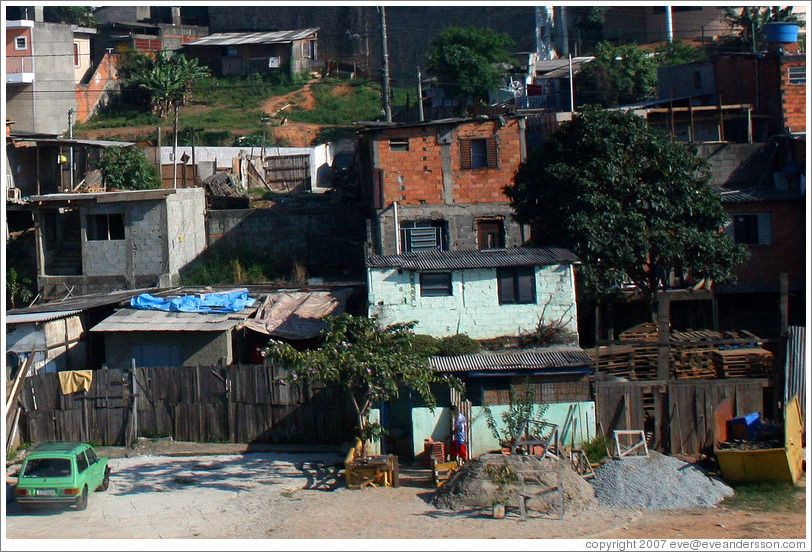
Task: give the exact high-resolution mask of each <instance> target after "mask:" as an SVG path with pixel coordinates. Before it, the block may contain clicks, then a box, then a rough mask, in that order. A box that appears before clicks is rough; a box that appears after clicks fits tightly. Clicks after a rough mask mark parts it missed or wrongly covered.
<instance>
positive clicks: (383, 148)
mask: <svg viewBox="0 0 812 552" xmlns="http://www.w3.org/2000/svg"><path fill="white" fill-rule="evenodd" d="M524 123H525V120H524V118H523V117H515V116H513V117H506V116H500V117H482V118H477V119H442V120H436V121H430V122H420V123H409V124H397V123H370V124H368V125H367V126H366V127H364V128H363V129H362V130H360V131H359V133H358V134H359V145H358V160H359V170H360V181H361V190H362V194H363V196H364V199H365V202H366V204H367V206H368V207H369V209H370V219H371V225H370V232H369V241H370V249H371V251H372V252H375V253H378V254H381V255H396V254H400V253H408V252H411V251H431V250H439V251H448V250H463V249H468V250H471V249H501V248H505V247H515V246H518V245H521V244H522V243H523V242H524V241H525V239H526V238H527V237H529V236H528V235H527V234H526V232H525V229H524V228H522V227H521V225H519V224H517V223H515V222H513V221H512V220H511V213H512V211H511V208H510V205H509V203H508V199H507V197H505V195H504V193H503V188H504V187H505V186H507V185H508V184H510V183H512V181H513V175H514V173H515V172H516V170H517V169H518V167H519V164H520V163H521V162H522V161H523V160H524V159H525V156H526V153H527V147H526V142H525V124H524Z"/></svg>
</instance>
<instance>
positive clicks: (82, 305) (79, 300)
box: [6, 288, 157, 316]
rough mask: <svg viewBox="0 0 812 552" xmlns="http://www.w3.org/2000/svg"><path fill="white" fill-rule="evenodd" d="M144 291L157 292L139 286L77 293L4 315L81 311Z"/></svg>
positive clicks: (119, 301) (126, 299)
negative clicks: (92, 292) (110, 290)
mask: <svg viewBox="0 0 812 552" xmlns="http://www.w3.org/2000/svg"><path fill="white" fill-rule="evenodd" d="M145 292H148V293H157V288H141V289H130V290H123V291H113V292H110V293H94V294H90V295H79V296H77V297H70V298H68V299H64V300H62V301H51V302H48V303H42V304H39V305H34V306H32V307H26V308H21V309H12V310H9V311H8V312H7V313H6V315H7V316H8V315H11V314H29V313H35V312H64V311H68V310H75V309H78V310H80V311H82V310H87V309H90V308H93V307H103V306H105V305H115V304H117V303H121V302H123V301H129V300H130V297H133V296H135V295H138V294H139V293H145Z"/></svg>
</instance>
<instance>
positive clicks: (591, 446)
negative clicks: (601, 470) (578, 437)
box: [581, 434, 612, 464]
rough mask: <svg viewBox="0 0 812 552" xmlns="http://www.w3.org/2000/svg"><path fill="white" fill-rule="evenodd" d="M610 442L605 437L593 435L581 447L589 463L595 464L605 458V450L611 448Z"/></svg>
mask: <svg viewBox="0 0 812 552" xmlns="http://www.w3.org/2000/svg"><path fill="white" fill-rule="evenodd" d="M611 444H612V440H611V439H610V438H609V437H607V436H606V435H600V434H599V435H595V436H594V437H593V438H592V439H590V440H589V441H586V442H584V443H583V444H582V445H581V448H582V449H583V451H584V453H585V454H586V457H587V458H589V461H590V463H592V464H595V463H597V462H600V461H601V460H603V459H604V458H605V457H606V454H607V452H606V449H607V448H608V447H609V446H611Z"/></svg>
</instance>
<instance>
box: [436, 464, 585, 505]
mask: <svg viewBox="0 0 812 552" xmlns="http://www.w3.org/2000/svg"><path fill="white" fill-rule="evenodd" d="M503 462H507V463H508V464H509V465H510V466H511V467H512V468H513V470H514V471H539V472H540V473H541V474H542V477H541V483H535V482H534V483H533V484H531V485H528V486H527V487H526V488H527V489H528V490H529V491H530V492H538V491H541V490H543V489H546V488H549V487H553V486H555V485H556V484H557V472H558V471H560V472H561V477H562V482H563V486H564V510H565V511H572V510H581V509H584V508H586V507H588V506H589V505H590V504H591V503H592V502H593V500H594V498H595V492H594V491H593V489H592V486H591V485H590V484H589V483H587V482H586V481H585V480H584V479H583V478H582V477H581V476H580V475H578V474H577V473H575V472H574V471H572V469H571V468H570V467H569V461H568V460H565V459H560V460H554V459H551V458H547V459H544V460H540V459H539V458H537V457H535V456H521V455H518V456H514V455H510V456H507V455H502V454H483V455H482V456H480V457H479V458H477V459H476V460H470V461H468V462H466V463H465V465H464V466H463V467H462V468H461V469H460V470H459V471H458V472H457V473H455V474H454V475H453V476H452V477H451V478H449V480H448V481H446V482H445V483H444V484H443V485H442V486H441V487H440V488H438V489H437V490H436V491H435V492H434V496H433V497H432V500H431V503H432V505H434V507H435V508H440V509H444V510H463V509H469V508H485V507H490V506H491V500H492V498H493V497H495V496H497V494H498V490H497V486H496V484H494V483H493V482H491V480H490V478H489V477H488V474H487V473H486V471H485V466H487V465H488V464H493V465H497V466H499V465H501V464H502V463H503ZM506 490H507V492H508V494H509V496H510V498H509V504H511V505H516V504H517V497H516V493H517V486H515V485H511V486H510V488H509V489H506ZM555 497H556V493H554V492H553V493H547V494H546V495H544V497H543V498H542V499H538V500H536V499H534V500H531V501H529V503H528V508H529V509H531V510H534V511H539V512H548V511H552V510H553V509H554V508H555V504H556V502H555V500H556V498H555Z"/></svg>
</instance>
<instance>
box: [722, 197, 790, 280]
mask: <svg viewBox="0 0 812 552" xmlns="http://www.w3.org/2000/svg"><path fill="white" fill-rule="evenodd" d="M725 210H726V211H727V212H728V213H729V214H731V215H732V214H734V213H771V219H772V222H771V231H772V239H771V243H770V245H750V246H748V247H749V250H750V258H749V259H748V260H747V261H745V262H744V263H743V264H741V265H739V267H738V268H737V269H736V270H735V273H736V276H737V277H738V283H740V284H767V285H772V286H777V285H778V278H779V274H781V273H782V272H786V273H787V274H788V276H789V280H790V282H792V281H796V282H803V281H804V279H805V274H806V259H805V253H804V248H805V240H804V235H805V232H806V222H805V221H806V216H805V213H804V205H803V199H798V200H795V201H758V202H752V203H728V204H725Z"/></svg>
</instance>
